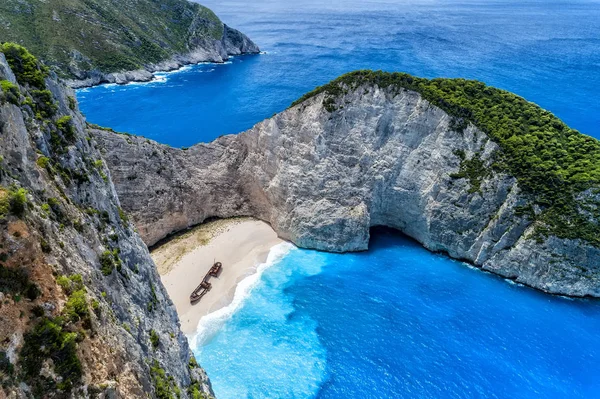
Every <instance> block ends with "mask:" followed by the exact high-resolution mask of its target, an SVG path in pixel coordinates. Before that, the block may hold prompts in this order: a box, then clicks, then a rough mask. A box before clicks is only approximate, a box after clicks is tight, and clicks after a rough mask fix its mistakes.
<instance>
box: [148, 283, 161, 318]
mask: <svg viewBox="0 0 600 399" xmlns="http://www.w3.org/2000/svg"><path fill="white" fill-rule="evenodd" d="M150 293H151V297H150V301H149V302H148V304H147V305H146V308H147V309H148V312H152V311H153V310H154V309H156V308H157V307H158V298H157V296H156V290H155V289H154V284H152V283H150Z"/></svg>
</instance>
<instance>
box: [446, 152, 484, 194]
mask: <svg viewBox="0 0 600 399" xmlns="http://www.w3.org/2000/svg"><path fill="white" fill-rule="evenodd" d="M489 174H490V171H489V170H488V169H487V168H486V167H485V162H484V161H483V160H482V159H481V158H480V155H479V154H475V155H474V156H473V157H472V158H471V159H464V158H463V159H461V162H460V169H459V171H458V173H453V174H451V175H450V177H451V178H453V179H463V178H465V179H468V180H469V184H470V185H471V187H470V188H469V193H477V192H480V190H481V183H482V181H483V179H485V178H486V177H487V176H489Z"/></svg>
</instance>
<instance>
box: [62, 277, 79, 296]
mask: <svg viewBox="0 0 600 399" xmlns="http://www.w3.org/2000/svg"><path fill="white" fill-rule="evenodd" d="M56 283H57V284H58V285H60V286H61V288H62V289H63V291H64V292H65V294H67V295H71V294H72V293H74V292H75V291H79V290H81V289H83V278H82V277H81V274H73V275H71V276H70V277H67V276H59V277H57V278H56Z"/></svg>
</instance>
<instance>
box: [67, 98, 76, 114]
mask: <svg viewBox="0 0 600 399" xmlns="http://www.w3.org/2000/svg"><path fill="white" fill-rule="evenodd" d="M67 99H68V100H69V109H70V110H71V111H75V109H76V108H77V100H75V97H72V96H69V97H67Z"/></svg>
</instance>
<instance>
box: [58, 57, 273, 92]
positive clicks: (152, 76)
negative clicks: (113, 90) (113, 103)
mask: <svg viewBox="0 0 600 399" xmlns="http://www.w3.org/2000/svg"><path fill="white" fill-rule="evenodd" d="M258 54H262V52H261V51H257V52H249V53H241V54H230V55H228V56H227V57H225V58H221V59H205V60H202V59H201V60H190V61H182V59H179V58H172V59H170V60H167V61H164V62H162V63H160V64H156V65H150V66H148V67H147V68H145V69H137V70H134V71H125V72H114V73H108V74H104V73H101V72H98V73H95V72H94V71H92V72H90V73H91V74H92V76H91V77H88V78H86V79H67V80H65V82H66V84H67V86H68V87H70V88H71V89H73V90H81V89H89V88H91V87H96V86H102V85H110V84H116V85H119V86H124V85H127V84H130V83H151V82H154V81H156V80H157V75H160V74H168V73H174V72H178V71H180V70H182V69H183V68H186V67H191V66H194V65H200V64H215V65H222V64H226V63H228V62H230V61H231V59H232V58H234V57H239V56H246V55H258Z"/></svg>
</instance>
